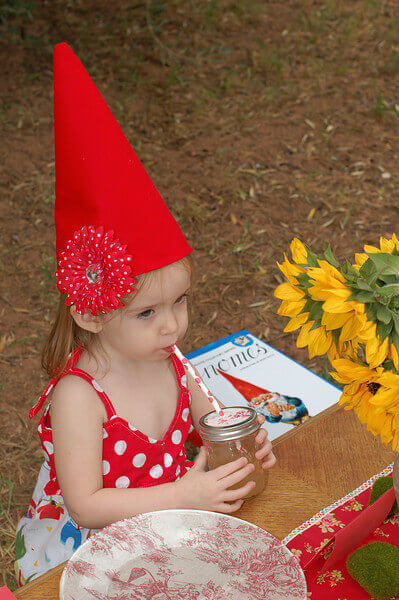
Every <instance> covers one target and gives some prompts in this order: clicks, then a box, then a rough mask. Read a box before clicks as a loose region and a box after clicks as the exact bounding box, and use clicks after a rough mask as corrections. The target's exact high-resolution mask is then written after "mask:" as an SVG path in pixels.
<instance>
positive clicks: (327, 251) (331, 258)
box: [324, 244, 339, 269]
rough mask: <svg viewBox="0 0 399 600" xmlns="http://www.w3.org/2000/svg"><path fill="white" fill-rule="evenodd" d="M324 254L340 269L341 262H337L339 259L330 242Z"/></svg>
mask: <svg viewBox="0 0 399 600" xmlns="http://www.w3.org/2000/svg"><path fill="white" fill-rule="evenodd" d="M324 256H325V257H326V259H327V261H328V262H329V263H330V264H331V265H333V267H335V268H336V269H339V262H337V260H336V259H335V258H334V255H333V253H332V250H331V246H330V244H328V248H327V250H325V252H324Z"/></svg>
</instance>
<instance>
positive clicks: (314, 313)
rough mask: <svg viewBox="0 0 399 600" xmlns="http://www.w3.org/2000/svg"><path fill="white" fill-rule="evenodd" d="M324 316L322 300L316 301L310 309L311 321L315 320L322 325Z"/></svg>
mask: <svg viewBox="0 0 399 600" xmlns="http://www.w3.org/2000/svg"><path fill="white" fill-rule="evenodd" d="M322 316H323V309H322V307H321V302H314V303H313V306H312V308H311V309H310V311H309V321H313V320H314V321H315V322H316V323H317V324H318V326H320V323H321V318H322Z"/></svg>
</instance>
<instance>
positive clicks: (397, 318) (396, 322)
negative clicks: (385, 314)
mask: <svg viewBox="0 0 399 600" xmlns="http://www.w3.org/2000/svg"><path fill="white" fill-rule="evenodd" d="M392 319H393V322H394V325H395V331H396V333H397V334H398V335H399V316H398V315H397V314H395V313H394V312H392Z"/></svg>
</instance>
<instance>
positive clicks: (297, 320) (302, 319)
mask: <svg viewBox="0 0 399 600" xmlns="http://www.w3.org/2000/svg"><path fill="white" fill-rule="evenodd" d="M308 317H309V313H301V314H299V315H297V316H296V317H293V318H292V319H291V320H290V321H289V323H287V325H286V326H285V327H284V331H295V329H298V327H302V325H304V324H305V323H306V321H307V320H308Z"/></svg>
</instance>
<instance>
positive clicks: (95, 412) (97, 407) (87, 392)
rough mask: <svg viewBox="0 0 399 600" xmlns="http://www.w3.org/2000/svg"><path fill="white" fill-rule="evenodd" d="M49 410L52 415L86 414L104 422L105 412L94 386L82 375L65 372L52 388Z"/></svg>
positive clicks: (81, 415) (77, 415)
mask: <svg viewBox="0 0 399 600" xmlns="http://www.w3.org/2000/svg"><path fill="white" fill-rule="evenodd" d="M50 412H51V414H52V415H53V414H54V413H57V414H58V415H68V416H69V415H71V416H72V415H76V417H77V418H80V417H83V416H87V417H90V418H94V419H96V420H100V419H101V421H102V422H105V421H106V420H107V412H106V410H105V407H104V404H103V403H102V402H101V400H100V398H99V396H98V393H97V392H96V390H95V389H94V387H93V386H92V385H91V384H90V383H89V382H88V381H86V380H85V379H83V378H82V377H78V376H76V375H73V374H72V373H67V374H65V375H63V377H61V379H60V380H59V381H58V382H57V384H56V386H55V387H54V389H53V390H52V393H51V397H50Z"/></svg>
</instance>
